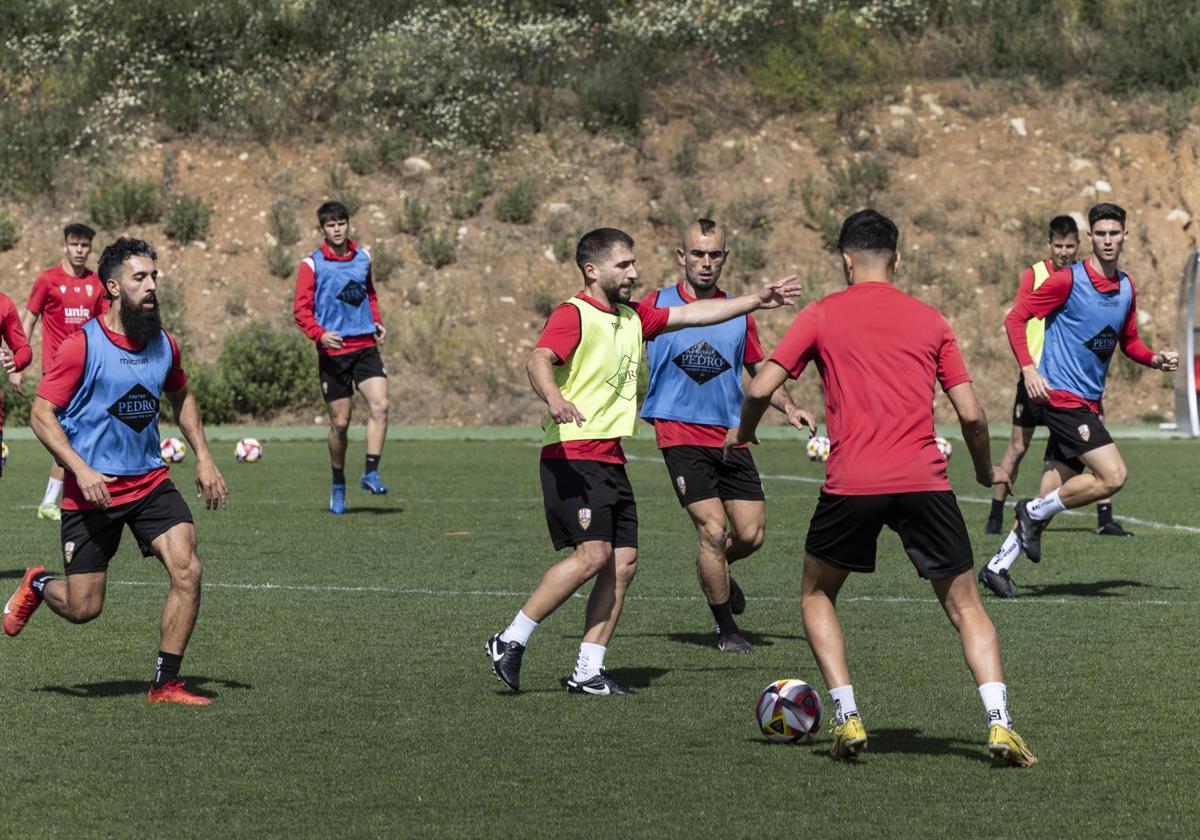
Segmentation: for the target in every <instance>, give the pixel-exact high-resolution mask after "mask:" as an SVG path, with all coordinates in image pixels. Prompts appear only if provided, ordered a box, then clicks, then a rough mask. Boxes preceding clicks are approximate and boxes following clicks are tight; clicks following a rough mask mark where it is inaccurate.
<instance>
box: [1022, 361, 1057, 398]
mask: <svg viewBox="0 0 1200 840" xmlns="http://www.w3.org/2000/svg"><path fill="white" fill-rule="evenodd" d="M1021 375H1022V376H1023V377H1024V378H1025V392H1026V393H1027V394H1029V398H1030V399H1031V400H1033V401H1034V402H1040V403H1044V402H1049V401H1050V388H1049V386H1047V385H1046V380H1045V379H1043V378H1042V375H1041V374H1040V373H1038V369H1037V368H1035V367H1034V366H1033V365H1029V366H1028V367H1023V368H1021Z"/></svg>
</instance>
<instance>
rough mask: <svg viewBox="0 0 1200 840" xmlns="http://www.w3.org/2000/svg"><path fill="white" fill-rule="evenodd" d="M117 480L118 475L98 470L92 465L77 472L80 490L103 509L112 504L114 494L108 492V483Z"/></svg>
mask: <svg viewBox="0 0 1200 840" xmlns="http://www.w3.org/2000/svg"><path fill="white" fill-rule="evenodd" d="M116 480H117V478H116V476H113V475H105V474H104V473H99V472H96V471H95V470H94V469H92V468H91V467H84V468H83V469H81V470H79V471H78V472H76V473H75V482H76V483H77V484H78V485H79V491H80V492H81V493H83V498H85V499H87V500H88V501H89V502H90V503H91V504H93V505H95V506H96V507H98V508H100V509H101V510H104V509H107V508H108V507H110V506H111V505H112V496H110V495H109V494H108V485H109V484H111V483H112V482H114V481H116Z"/></svg>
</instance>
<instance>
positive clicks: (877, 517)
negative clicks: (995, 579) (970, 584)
mask: <svg viewBox="0 0 1200 840" xmlns="http://www.w3.org/2000/svg"><path fill="white" fill-rule="evenodd" d="M884 525H887V526H888V527H889V528H891V529H892V530H893V531H895V532H896V533H897V534H899V535H900V542H902V543H903V544H904V551H905V552H906V553H907V554H908V559H909V560H911V561H912V564H913V565H914V566H916V568H917V573H918V574H919V575H920V576H921V577H923V578H927V579H929V580H941V579H942V578H949V577H954V576H955V575H960V574H962V573H963V572H966V571H970V569H971V567H972V566H973V565H974V563H975V557H974V555H973V554H972V553H971V538H970V537H968V536H967V526H966V524H965V523H964V522H963V518H962V512H961V511H959V509H958V501H957V500H956V499H955V497H954V492H953V491H952V490H930V491H925V492H919V493H888V494H883V495H877V496H835V495H833V494H831V493H826V492H825V491H824V490H822V491H821V498H820V500H819V501H818V502H817V510H816V512H815V513H814V514H813V518H812V522H811V523H809V526H808V538H807V539H806V540H805V542H804V550H805V551H806V552H807V553H809V554H811V555H812V556H813V557H816V558H818V559H820V560H824V561H825V562H827V563H831V564H833V565H834V566H837V567H838V568H839V569H848V570H849V571H852V572H873V571H875V542H876V540H877V539H878V538H879V532H880V531H881V530H882V529H883V526H884Z"/></svg>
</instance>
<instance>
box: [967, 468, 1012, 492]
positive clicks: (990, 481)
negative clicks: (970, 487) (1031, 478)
mask: <svg viewBox="0 0 1200 840" xmlns="http://www.w3.org/2000/svg"><path fill="white" fill-rule="evenodd" d="M975 480H976V481H978V482H979V483H980V484H982V485H983V486H984V487H995V486H996V485H997V484H1003V485H1004V489H1005V491H1007V492H1008V495H1010V496H1011V495H1012V493H1013V486H1012V476H1010V475H1009V474H1008V472H1007V471H1006V470H1005V469H1003V468H1002V467H992V474H991V475H990V476H978V475H977V476H975Z"/></svg>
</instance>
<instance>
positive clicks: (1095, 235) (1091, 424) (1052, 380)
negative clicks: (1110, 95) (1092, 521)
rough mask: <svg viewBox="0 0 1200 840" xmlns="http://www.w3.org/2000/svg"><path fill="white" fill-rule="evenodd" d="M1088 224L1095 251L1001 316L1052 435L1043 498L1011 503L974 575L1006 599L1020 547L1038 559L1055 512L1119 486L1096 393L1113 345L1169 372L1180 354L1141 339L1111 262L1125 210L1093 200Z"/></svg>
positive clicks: (1123, 282) (1119, 471)
mask: <svg viewBox="0 0 1200 840" xmlns="http://www.w3.org/2000/svg"><path fill="white" fill-rule="evenodd" d="M1088 226H1089V228H1090V229H1091V230H1090V231H1089V233H1088V237H1089V238H1090V239H1091V243H1092V256H1091V257H1089V258H1088V259H1086V260H1084V261H1082V262H1077V263H1075V264H1073V265H1071V266H1068V267H1067V268H1064V269H1062V270H1061V271H1056V272H1055V273H1054V274H1052V275H1050V277H1049V278H1048V279H1047V280H1046V282H1045V283H1043V284H1042V285H1041V286H1040V287H1038V288H1037V289H1036V290H1034V291H1032V292H1030V293H1029V294H1028V295H1025V296H1023V297H1018V298H1017V301H1016V303H1015V304H1014V305H1013V308H1012V311H1010V312H1009V313H1008V316H1007V317H1006V318H1005V319H1004V328H1005V330H1007V332H1008V341H1009V343H1010V344H1011V345H1012V348H1013V353H1014V355H1016V357H1017V362H1018V363H1019V364H1020V365H1021V376H1022V378H1023V380H1024V384H1025V389H1026V391H1027V392H1028V393H1029V397H1030V399H1032V400H1034V401H1036V402H1039V403H1042V418H1043V422H1044V423H1045V425H1046V428H1047V429H1049V430H1050V440H1049V442H1048V443H1047V444H1046V457H1045V461H1046V465H1045V471H1044V472H1043V473H1042V484H1041V489H1040V491H1039V496H1038V497H1037V498H1036V499H1023V500H1021V501H1020V502H1017V516H1016V524H1014V525H1013V530H1012V531H1010V532H1009V534H1008V537H1007V538H1005V540H1004V543H1003V544H1002V545H1001V546H1000V550H999V551H997V552H996V555H995V556H994V557H993V558H992V560H991V562H989V563H988V564H987V567H986V568H985V569H982V570H980V574H979V578H980V580H981V581H982V582H983V583H984V585H986V586H987V587H988V588H989V589H990V590H991V591H992V592H994V593H995V594H997V595H999V596H1000V597H1002V598H1012V597H1015V595H1016V593H1015V592H1014V590H1013V588H1012V579H1011V577H1010V575H1009V570H1010V569H1011V568H1012V566H1013V564H1014V563H1016V561H1017V558H1018V557H1019V556H1020V554H1021V551H1022V550H1024V551H1025V554H1026V555H1028V557H1029V559H1030V560H1032V561H1033V562H1035V563H1036V562H1038V561H1039V560H1041V559H1042V546H1041V533H1042V529H1044V528H1045V526H1046V523H1047V522H1049V521H1050V519H1051V518H1052V517H1053V516H1054V515H1055V514H1056V513H1058V512H1059V511H1062V510H1067V509H1070V508H1077V507H1081V506H1082V505H1086V504H1090V503H1091V502H1094V501H1097V500H1098V499H1104V498H1108V497H1111V496H1113V495H1114V494H1116V492H1117V491H1118V490H1120V489H1121V487H1122V486H1124V484H1125V477H1126V470H1125V462H1124V460H1122V458H1121V453H1120V452H1118V451H1117V446H1116V444H1115V443H1113V439H1112V437H1111V436H1110V435H1109V433H1108V430H1107V429H1105V428H1104V422H1103V421H1102V420H1101V418H1100V398H1101V397H1102V396H1103V395H1104V383H1105V380H1106V379H1107V377H1108V365H1109V362H1111V361H1112V356H1113V352H1114V351H1115V350H1116V348H1117V346H1118V345H1119V346H1120V348H1121V352H1123V353H1124V354H1125V355H1126V356H1128V357H1129V358H1130V359H1132V360H1133V361H1135V362H1137V363H1138V364H1140V365H1146V366H1147V367H1151V368H1154V369H1156V370H1165V371H1171V370H1175V369H1176V368H1177V367H1178V366H1179V354H1178V353H1176V352H1175V351H1173V350H1164V351H1162V352H1160V353H1155V352H1154V351H1152V350H1151V349H1150V348H1149V347H1147V346H1146V345H1145V344H1144V343H1143V342H1142V340H1141V338H1139V337H1138V333H1137V296H1136V294H1135V292H1134V288H1133V281H1132V280H1130V279H1129V275H1127V274H1126V273H1125V272H1123V271H1121V270H1120V269H1119V268H1118V267H1117V261H1118V259H1119V258H1120V256H1121V248H1122V247H1123V246H1124V244H1125V211H1124V210H1123V209H1122V208H1120V207H1118V206H1117V205H1115V204H1108V203H1104V204H1097V205H1096V206H1094V207H1093V208H1092V209H1091V210H1089V211H1088ZM1034 318H1045V319H1046V323H1047V326H1046V335H1045V343H1044V345H1043V348H1042V355H1041V359H1040V361H1038V362H1037V363H1035V362H1034V359H1033V356H1032V354H1031V353H1030V350H1029V345H1028V339H1027V338H1026V333H1025V325H1026V323H1028V322H1029V321H1030V320H1032V319H1034ZM1085 467H1086V468H1087V470H1088V472H1086V473H1085V472H1084V468H1085Z"/></svg>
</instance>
